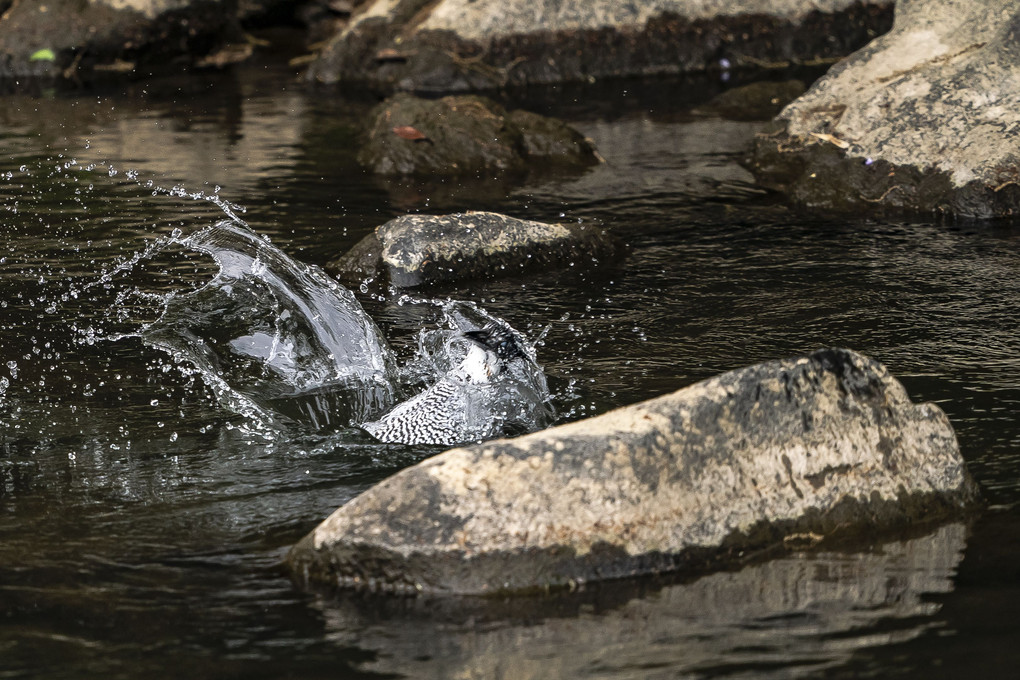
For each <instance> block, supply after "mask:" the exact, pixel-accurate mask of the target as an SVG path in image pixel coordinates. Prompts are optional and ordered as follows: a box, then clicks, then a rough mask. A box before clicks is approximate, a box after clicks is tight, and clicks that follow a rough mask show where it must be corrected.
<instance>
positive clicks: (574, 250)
mask: <svg viewBox="0 0 1020 680" xmlns="http://www.w3.org/2000/svg"><path fill="white" fill-rule="evenodd" d="M622 254H623V247H622V245H621V244H620V243H619V242H617V241H616V240H615V239H613V238H612V237H611V236H609V235H608V234H607V233H606V232H605V231H603V230H602V229H599V228H597V227H593V226H590V225H584V224H577V223H563V224H546V223H544V222H534V221H531V220H519V219H515V218H513V217H507V216H506V215H500V214H498V213H491V212H469V213H461V214H454V215H404V216H402V217H398V218H396V219H394V220H390V221H389V222H387V223H386V224H383V225H381V226H379V227H376V229H375V232H374V233H372V234H369V235H368V236H366V237H365V238H364V239H362V240H361V241H360V242H358V243H357V244H356V245H355V246H354V247H353V248H351V250H350V251H348V252H347V253H346V254H345V255H343V256H342V257H340V258H339V259H337V260H336V261H334V262H332V263H330V264H329V265H328V266H327V269H328V270H329V271H330V273H332V274H334V275H336V276H337V278H339V279H340V280H341V281H344V282H347V283H353V284H358V283H360V282H362V281H366V280H369V279H373V280H376V281H378V280H379V279H380V277H385V279H386V280H387V281H388V282H389V283H391V284H392V285H395V286H402V287H409V286H418V285H422V284H434V283H441V282H448V281H458V280H464V279H472V278H494V277H499V276H507V275H513V274H518V273H521V272H524V271H528V270H530V269H534V268H536V267H548V266H550V265H554V264H555V265H557V266H560V267H564V268H570V267H573V266H575V265H577V266H578V268H583V269H586V270H587V269H591V268H592V267H593V266H596V265H598V264H600V263H608V262H611V261H613V260H614V259H616V258H617V257H619V256H621V255H622Z"/></svg>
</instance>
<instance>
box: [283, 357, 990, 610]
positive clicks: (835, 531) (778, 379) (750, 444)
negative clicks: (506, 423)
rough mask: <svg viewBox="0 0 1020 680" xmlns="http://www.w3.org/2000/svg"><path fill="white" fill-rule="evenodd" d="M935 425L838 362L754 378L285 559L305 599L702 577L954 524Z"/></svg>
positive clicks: (950, 466) (965, 491) (948, 465)
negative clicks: (319, 589)
mask: <svg viewBox="0 0 1020 680" xmlns="http://www.w3.org/2000/svg"><path fill="white" fill-rule="evenodd" d="M976 498H977V489H976V486H975V484H974V482H973V481H972V480H971V478H970V475H969V474H968V472H967V469H966V466H965V465H964V462H963V459H962V458H961V457H960V453H959V448H958V445H957V442H956V437H955V435H954V433H953V429H952V427H951V425H950V424H949V421H948V420H947V418H946V417H945V415H944V414H943V413H942V411H940V410H939V409H938V407H936V406H934V405H932V404H919V405H915V404H913V403H911V401H910V399H909V397H908V396H907V394H906V391H905V390H904V389H903V386H902V385H901V384H900V383H899V382H897V381H896V380H895V379H894V378H892V377H891V376H890V375H889V373H888V372H887V371H886V369H885V368H884V367H883V366H881V365H880V364H878V363H876V362H874V361H872V360H870V359H867V358H865V357H863V356H861V355H858V354H855V353H853V352H850V351H847V350H824V351H819V352H816V353H814V354H812V355H810V356H807V357H804V358H801V359H793V360H785V361H773V362H768V363H764V364H759V365H756V366H752V367H749V368H745V369H741V370H736V371H732V372H730V373H726V374H723V375H721V376H718V377H716V378H712V379H710V380H706V381H704V382H701V383H698V384H696V385H692V386H690V387H688V388H685V389H682V390H679V391H678V392H675V393H673V394H670V395H667V396H664V397H660V398H657V399H653V400H651V401H647V402H644V403H641V404H636V405H634V406H629V407H626V408H621V409H618V410H616V411H612V412H610V413H607V414H605V415H602V416H599V417H596V418H592V419H589V420H584V421H580V422H576V423H571V424H568V425H562V426H559V427H556V428H552V429H549V430H544V431H541V432H538V433H535V434H532V435H529V436H525V437H521V438H518V439H511V440H499V441H493V442H487V443H484V444H479V445H475V446H471V447H466V448H459V449H453V450H450V451H447V452H445V453H443V454H441V455H439V456H436V457H434V458H431V459H429V460H426V461H424V462H422V463H419V464H418V465H416V466H414V467H412V468H408V469H406V470H403V471H402V472H400V473H398V474H396V475H394V476H393V477H390V478H389V479H387V480H385V481H383V482H381V483H380V484H378V485H376V486H375V487H373V488H371V489H369V490H368V491H366V492H365V493H364V494H362V495H361V496H360V497H358V498H356V499H354V500H353V501H351V502H350V503H348V504H347V505H345V506H343V507H341V508H340V509H338V510H337V511H336V512H334V513H333V514H332V515H331V516H330V517H329V518H328V519H326V520H325V521H324V522H323V523H322V524H320V525H319V526H318V527H317V528H316V529H315V530H313V531H312V532H311V533H310V534H308V535H307V536H306V537H305V538H304V539H302V540H301V541H300V542H299V543H298V544H297V545H295V546H294V547H293V548H292V549H291V551H290V553H289V555H288V558H287V560H288V563H289V564H290V567H291V568H292V570H293V572H294V574H295V575H296V577H297V579H298V580H299V581H301V582H303V583H305V584H316V583H317V584H326V585H340V586H351V587H359V586H361V587H374V588H379V589H384V590H396V591H409V592H434V593H487V592H494V591H500V590H522V589H530V588H546V587H557V586H571V585H574V584H577V583H582V582H586V581H594V580H600V579H608V578H616V577H623V576H629V575H638V574H646V573H652V572H657V571H662V570H684V569H693V570H696V569H703V568H704V567H705V566H706V565H709V564H713V563H715V562H719V561H724V560H725V559H726V558H727V557H732V556H735V555H743V554H745V553H746V551H751V550H755V549H762V548H768V547H770V546H776V545H782V544H783V543H784V542H787V543H789V542H792V543H794V544H797V545H802V544H804V543H807V544H813V543H816V542H819V541H823V540H824V539H826V538H829V537H832V536H840V535H854V534H856V533H866V535H868V536H871V532H872V531H874V530H881V529H889V528H892V527H896V526H902V525H907V524H912V523H917V522H927V521H932V520H936V519H939V518H943V517H946V516H950V515H953V514H957V513H959V512H960V511H961V510H962V509H964V508H966V507H967V506H969V505H971V504H972V503H974V502H975V501H976Z"/></svg>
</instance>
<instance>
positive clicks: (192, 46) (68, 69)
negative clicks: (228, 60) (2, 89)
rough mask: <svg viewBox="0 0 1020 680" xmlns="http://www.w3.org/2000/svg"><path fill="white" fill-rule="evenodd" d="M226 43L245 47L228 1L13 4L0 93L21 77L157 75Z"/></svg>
mask: <svg viewBox="0 0 1020 680" xmlns="http://www.w3.org/2000/svg"><path fill="white" fill-rule="evenodd" d="M253 2H254V0H253ZM262 4H268V3H266V2H264V3H262ZM231 42H235V43H243V42H244V41H243V38H242V36H241V32H240V24H239V21H238V17H237V14H236V7H233V5H232V3H225V2H212V1H211V0H204V1H203V0H90V1H89V2H83V1H82V0H50V1H48V2H45V3H43V2H14V3H9V7H8V8H7V9H6V11H4V12H3V15H2V19H0V55H2V59H0V82H2V83H4V85H5V86H6V87H15V86H18V85H21V84H23V83H21V81H22V80H25V79H32V80H34V81H37V82H38V81H40V80H43V81H56V82H60V81H66V82H71V83H79V82H81V81H84V80H89V79H92V78H95V77H98V76H103V75H107V76H110V75H114V76H116V75H122V74H143V73H148V72H152V71H162V70H166V69H167V68H170V67H172V66H177V67H180V66H181V65H188V64H194V63H197V62H198V61H199V60H201V58H202V57H205V56H207V55H210V54H211V53H213V52H215V51H217V50H219V49H221V48H223V47H224V46H226V44H227V43H231ZM222 59H223V58H221V60H222Z"/></svg>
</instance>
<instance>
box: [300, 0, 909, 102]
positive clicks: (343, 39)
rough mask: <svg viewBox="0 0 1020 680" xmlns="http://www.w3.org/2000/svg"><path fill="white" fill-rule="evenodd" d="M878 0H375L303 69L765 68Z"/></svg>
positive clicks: (504, 76) (387, 85) (524, 73)
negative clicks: (309, 66) (731, 0)
mask: <svg viewBox="0 0 1020 680" xmlns="http://www.w3.org/2000/svg"><path fill="white" fill-rule="evenodd" d="M890 18H891V2H889V1H886V0H875V1H870V0H863V1H862V0H740V1H739V2H724V1H722V0H638V1H636V2H619V1H618V0H439V1H438V2H437V1H434V0H374V2H370V3H367V4H366V5H365V6H364V8H363V11H362V12H361V13H360V14H358V15H357V16H355V17H354V18H353V19H352V21H351V23H350V25H349V26H348V27H347V29H346V30H344V31H343V32H342V33H340V34H339V35H337V37H336V38H334V39H333V40H332V41H331V42H330V43H329V45H327V46H326V47H325V48H324V49H323V50H322V51H321V53H320V54H319V56H318V59H317V60H316V61H315V62H314V64H313V65H312V67H311V69H310V70H309V77H310V78H311V79H313V80H315V81H318V82H322V83H337V82H345V83H357V84H360V85H363V86H369V87H373V88H377V89H380V90H384V91H393V90H408V91H416V92H455V91H478V90H487V89H495V88H499V87H502V86H505V85H525V84H540V83H559V82H585V81H589V80H592V79H597V78H605V77H621V76H643V75H655V74H677V73H690V72H702V71H706V70H712V69H720V68H724V67H733V68H762V67H776V66H788V65H789V64H790V63H791V62H817V61H819V60H822V61H824V60H829V59H833V58H837V57H841V56H844V55H846V54H849V53H850V52H851V51H853V50H854V49H856V48H857V47H860V46H861V45H864V44H865V43H866V42H867V41H868V40H870V39H871V38H873V37H874V36H876V35H878V34H880V33H882V32H884V31H885V30H888V27H889V25H890Z"/></svg>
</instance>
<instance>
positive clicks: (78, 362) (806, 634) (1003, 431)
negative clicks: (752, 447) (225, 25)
mask: <svg viewBox="0 0 1020 680" xmlns="http://www.w3.org/2000/svg"><path fill="white" fill-rule="evenodd" d="M709 89H711V88H706V87H705V86H704V85H703V84H696V85H695V86H692V87H690V88H684V87H682V86H681V84H671V85H670V86H669V87H666V86H664V85H663V84H646V85H644V86H642V85H640V84H632V85H629V86H628V85H623V84H620V85H616V86H612V87H609V88H608V89H607V91H606V92H599V93H597V94H598V98H597V99H596V98H594V94H593V93H591V92H588V93H587V94H585V93H581V94H580V95H579V94H577V93H573V92H571V91H569V90H563V91H554V92H542V93H538V94H536V95H534V97H533V98H532V99H530V100H529V103H530V105H531V106H532V108H535V109H538V110H540V111H543V112H552V113H556V114H559V115H561V116H563V117H565V118H566V119H567V120H568V121H569V122H571V123H572V124H574V125H575V126H576V127H577V128H579V129H580V130H581V131H582V132H583V133H584V134H585V135H587V136H590V137H591V138H592V139H593V140H594V141H595V143H596V145H597V146H598V148H599V149H600V152H601V154H602V155H603V156H604V157H605V158H606V161H607V162H606V163H605V164H603V165H600V166H599V167H597V168H594V169H592V170H590V171H588V172H586V173H584V174H582V175H580V176H577V175H572V176H563V175H547V174H546V175H534V176H531V177H529V178H527V179H526V180H524V181H523V183H518V184H516V185H512V184H506V183H501V182H498V181H493V180H486V181H475V182H456V183H455V182H447V183H434V184H429V183H423V182H418V183H414V182H411V183H393V182H391V183H384V182H379V181H376V180H374V179H372V178H371V177H368V176H366V175H365V174H364V173H363V172H362V171H361V170H360V169H359V168H358V166H357V164H356V162H355V160H354V157H355V153H356V150H357V139H358V137H357V129H358V128H357V126H358V123H359V121H360V120H362V119H363V118H364V116H365V113H366V111H367V107H368V104H369V103H368V102H366V101H363V100H357V99H346V100H345V99H343V98H340V97H338V96H336V95H335V94H328V93H323V92H309V91H306V90H304V89H303V88H302V87H299V86H298V85H297V84H296V83H295V82H294V81H293V79H292V76H291V74H289V73H287V72H286V71H285V70H282V71H281V70H280V69H278V68H275V69H268V70H263V66H261V65H258V64H255V65H252V66H249V67H247V68H246V69H243V70H241V71H239V72H238V73H234V74H224V75H217V76H202V77H195V78H193V79H190V80H187V81H176V80H160V81H152V82H144V83H137V84H134V85H132V86H130V88H129V89H128V91H127V92H120V93H117V94H113V93H104V92H86V93H80V94H78V95H75V96H58V95H55V94H52V93H47V92H42V93H39V94H37V95H35V96H8V97H5V98H4V99H3V100H0V121H2V125H0V148H2V149H3V152H4V155H3V159H4V160H3V166H2V167H0V194H2V198H0V215H2V219H3V221H2V227H0V678H21V677H26V678H28V677H31V678H136V677H150V678H164V677H165V678H170V677H182V676H183V677H192V678H205V677H209V678H214V677H215V678H221V677H242V676H243V677H249V678H252V677H253V678H261V677H264V678H278V677H302V678H318V677H323V678H325V677H330V678H348V677H409V678H453V677H457V678H506V679H525V678H680V677H684V678H687V677H691V678H700V677H718V676H725V677H754V678H757V677H783V678H785V677H859V676H868V675H874V676H880V677H890V676H897V677H919V678H920V677H924V678H933V677H935V678H938V677H947V678H950V677H951V678H955V677H960V676H973V677H1014V676H1015V669H1016V668H1017V666H1018V665H1020V650H1018V648H1017V646H1016V645H1015V644H1014V641H1015V640H1016V638H1017V635H1018V634H1020V626H1018V624H1017V622H1016V616H1015V612H1016V611H1018V610H1020V571H1018V570H1017V567H1016V565H1017V564H1018V563H1020V510H1018V508H1017V502H1018V501H1020V482H1018V478H1020V431H1018V428H1017V410H1018V407H1020V358H1018V357H1020V353H1018V350H1020V336H1018V321H1020V311H1018V307H1017V304H1016V303H1017V300H1018V299H1020V277H1018V272H1020V229H1018V228H1017V227H1016V226H1015V225H1011V224H966V225H954V224H936V223H932V222H926V221H918V220H906V221H904V220H899V219H896V220H884V219H865V218H845V217H832V216H829V215H825V214H819V213H803V212H794V211H791V210H788V209H787V208H785V207H784V206H783V205H782V203H781V202H779V201H778V200H776V199H775V198H774V197H771V196H768V195H766V194H764V193H763V192H761V191H759V190H757V189H756V188H755V187H754V185H753V182H752V181H751V178H750V176H749V175H748V174H747V173H746V172H745V171H744V170H743V169H741V167H740V166H739V163H738V161H739V159H740V157H741V156H742V154H743V153H744V152H745V151H746V149H747V148H748V145H749V144H750V142H751V140H752V138H753V135H754V134H755V132H756V131H757V130H759V129H760V125H761V124H760V123H754V122H734V121H727V120H722V119H719V118H713V117H711V116H699V115H694V114H692V113H690V112H689V111H688V110H689V109H690V108H691V106H692V105H694V104H696V103H698V102H697V99H699V98H703V97H704V96H706V94H707V90H709ZM594 101H597V102H598V104H593V103H592V102H594ZM463 209H490V210H498V211H501V212H505V213H508V214H511V215H514V216H518V217H525V218H533V219H540V220H546V221H555V220H561V219H563V220H582V221H584V222H587V223H591V224H600V225H602V226H604V227H606V228H608V229H610V230H611V231H612V232H613V233H615V234H617V235H618V236H619V237H621V238H622V239H624V240H625V241H626V242H627V243H628V244H629V246H630V253H629V255H628V256H627V257H626V258H625V259H623V260H622V261H621V262H619V263H616V264H615V265H613V266H611V267H607V268H602V269H600V270H597V271H589V270H588V269H586V268H585V267H584V266H583V264H582V263H576V266H572V267H565V268H564V270H563V271H557V272H540V273H536V274H533V275H530V276H527V277H524V278H514V279H508V280H498V281H483V282H475V283H472V284H470V285H465V286H463V287H458V288H451V289H444V290H443V291H441V294H442V295H444V296H451V297H456V298H458V299H463V300H468V301H473V302H475V303H477V304H479V305H481V306H482V307H484V308H485V309H486V310H488V311H489V312H491V313H493V314H496V315H498V316H501V317H503V318H505V319H506V320H507V321H509V322H510V323H511V324H513V325H514V326H515V327H517V328H518V329H520V330H522V331H523V332H525V333H526V334H527V335H528V336H529V337H532V338H534V337H537V336H538V335H539V334H540V333H541V332H542V331H543V330H546V329H547V333H546V335H545V337H544V341H543V342H542V343H541V344H540V345H539V347H538V358H539V361H540V362H541V363H542V364H543V365H544V367H545V369H546V371H547V374H548V377H549V385H550V388H551V389H552V392H553V394H554V405H555V407H556V409H557V412H558V414H559V416H558V417H559V418H560V420H570V419H577V418H581V417H586V416H589V415H592V414H597V413H601V412H604V411H606V410H607V409H610V408H613V407H615V406H620V405H624V404H629V403H633V402H635V401H639V400H642V399H646V398H650V397H654V396H657V395H660V394H664V393H666V392H669V391H672V390H675V389H678V388H680V387H683V386H685V385H688V384H690V383H692V382H694V381H697V380H700V379H703V378H706V377H709V376H712V375H715V374H717V373H719V372H721V371H725V370H729V369H732V368H737V367H740V366H745V365H748V364H750V363H754V362H757V361H761V360H767V359H773V358H779V357H786V356H792V355H797V354H802V353H805V352H808V351H811V350H813V349H817V348H819V347H824V346H843V347H849V348H853V349H856V350H858V351H861V352H863V353H866V354H868V355H870V356H872V357H874V358H876V359H878V360H880V361H882V362H884V363H885V364H886V365H887V366H888V367H889V368H890V369H891V371H892V372H893V374H894V375H897V376H899V377H900V378H901V379H902V380H903V382H904V383H905V385H906V386H907V389H908V390H909V392H910V393H911V395H912V397H913V398H914V399H915V400H926V401H934V402H936V403H938V404H939V405H940V406H941V407H942V408H943V409H944V410H945V411H946V412H947V413H948V415H949V417H950V419H951V420H952V422H953V424H954V426H955V427H956V430H957V433H958V436H959V439H960V443H961V447H962V450H963V454H964V456H965V457H966V459H967V460H968V463H969V465H970V467H971V470H972V472H973V474H974V475H975V477H976V478H977V480H978V481H979V483H980V484H981V485H982V487H983V489H984V493H985V497H986V499H987V501H988V508H987V510H986V511H984V512H983V514H982V515H981V516H980V517H978V518H976V519H972V520H968V521H966V522H960V523H951V524H948V525H943V526H938V527H920V528H918V530H917V531H915V532H911V533H909V534H906V535H897V536H885V537H876V541H875V543H874V544H871V545H865V546H850V547H848V548H847V549H846V550H843V551H832V552H803V553H801V552H788V553H783V554H782V555H778V556H776V557H775V558H774V559H771V560H768V561H764V562H761V563H755V564H751V565H747V566H744V567H743V568H741V569H737V570H733V571H723V572H719V573H713V574H706V575H704V576H703V577H701V578H696V579H687V580H678V579H672V580H670V579H668V578H667V579H662V580H656V581H647V580H638V581H633V582H623V583H612V584H603V585H600V586H593V587H592V588H590V589H589V590H587V591H584V592H581V593H575V594H567V595H562V596H557V597H548V598H518V599H509V600H505V601H504V600H496V601H481V602H479V601H440V602H426V601H418V600H403V599H386V598H374V597H368V596H341V597H326V596H320V595H314V594H306V593H303V592H300V591H298V590H296V589H295V588H294V587H293V586H292V585H291V582H290V581H289V579H288V578H287V575H286V573H285V572H284V571H283V570H282V569H281V568H280V563H281V559H282V557H283V555H284V554H285V552H286V550H287V548H288V546H290V545H291V544H292V543H294V542H295V541H297V540H298V539H299V538H300V537H301V536H303V535H304V534H305V533H306V532H308V531H309V530H310V529H311V528H312V527H314V526H315V525H316V524H317V523H318V522H319V521H320V520H321V519H322V518H324V517H325V516H326V515H327V514H329V513H330V512H331V511H332V510H333V509H334V508H335V507H337V506H338V505H341V504H343V503H345V502H347V501H348V500H350V499H351V498H353V497H354V496H356V495H357V494H358V493H360V492H361V491H363V490H364V489H365V488H367V487H368V486H370V485H371V484H373V483H375V482H377V481H379V480H381V479H383V478H385V477H386V476H388V475H390V474H392V473H394V472H396V471H397V470H400V469H402V468H404V467H406V466H408V465H411V464H413V463H415V462H416V461H418V460H421V459H423V458H425V457H427V456H429V455H432V454H434V453H435V452H436V451H437V449H436V448H434V447H405V446H396V445H383V444H377V443H372V442H371V441H369V440H368V439H367V438H362V439H357V438H353V439H352V438H346V439H341V440H338V439H336V438H330V437H328V436H323V435H318V434H313V433H308V432H296V431H285V430H280V429H274V428H273V427H272V426H270V425H267V424H266V423H263V422H260V421H258V420H257V419H253V418H250V417H245V416H244V415H239V414H238V413H237V412H236V411H235V410H231V409H229V408H226V407H225V406H224V404H223V403H221V401H219V400H218V398H217V395H216V393H215V390H214V389H213V388H211V387H210V385H209V384H207V382H206V381H204V380H203V379H202V378H201V376H198V375H196V373H195V371H194V369H193V368H191V367H190V366H189V365H188V364H187V363H185V362H181V361H176V360H174V359H173V358H172V357H171V356H169V355H168V354H166V353H164V352H161V351H159V350H158V349H154V348H152V347H150V346H147V345H146V344H145V343H143V342H142V341H141V340H140V339H139V338H138V336H137V333H138V332H139V330H140V328H141V327H142V326H143V325H144V324H146V323H149V322H152V321H153V320H154V319H155V318H156V317H157V316H158V314H159V312H160V309H161V305H163V304H164V303H165V301H166V297H167V295H169V294H171V293H175V294H178V295H180V294H182V293H186V292H187V291H189V290H193V289H195V288H197V287H199V286H201V285H203V283H204V282H205V281H207V280H208V279H209V277H211V276H212V275H213V274H214V273H215V271H216V269H215V265H214V264H213V262H212V261H211V260H210V258H208V257H205V256H203V255H202V254H201V253H196V252H192V251H188V250H187V249H181V248H174V247H171V246H172V245H173V243H170V242H172V241H174V239H175V238H177V236H175V235H179V234H185V235H186V234H189V233H193V232H194V231H195V230H197V229H200V228H202V227H205V226H208V225H210V224H212V223H214V222H215V221H217V220H220V219H222V218H224V216H225V213H233V214H235V215H237V216H238V217H239V218H240V219H243V220H244V221H246V222H247V223H248V224H249V225H250V227H251V229H252V230H254V231H255V232H256V233H258V234H260V235H262V236H266V237H269V238H270V239H271V240H272V242H273V243H274V244H275V245H277V246H278V247H280V248H281V249H282V250H284V251H285V252H286V253H288V254H289V255H290V256H291V257H293V258H294V259H296V260H298V261H301V262H305V263H310V264H318V265H322V264H325V263H326V262H327V261H328V260H329V259H331V258H332V257H335V256H336V255H338V254H340V253H342V252H343V251H345V250H346V249H347V248H348V247H350V246H351V245H352V244H353V243H355V242H356V241H357V240H359V239H360V238H361V237H362V236H363V235H364V234H366V233H367V232H368V231H369V230H370V229H371V228H373V227H374V226H376V225H378V224H381V223H382V222H384V221H386V220H387V219H389V218H391V217H393V216H396V215H399V214H403V213H405V212H407V211H422V212H427V211H435V212H453V211H456V210H463ZM178 230H179V231H178ZM359 295H360V297H361V302H362V304H363V305H364V306H365V308H366V310H367V311H368V312H369V313H370V314H371V315H372V316H373V317H374V318H375V320H376V322H377V323H378V324H379V326H380V327H381V328H382V329H383V330H384V332H385V333H386V335H387V336H388V337H389V338H390V340H391V342H392V344H393V345H394V348H395V350H396V352H397V353H398V354H401V353H402V355H403V356H404V357H406V356H407V355H408V353H409V352H410V351H411V350H410V348H411V345H412V344H413V338H414V335H415V333H416V331H417V325H418V324H420V323H421V321H420V318H418V317H416V316H415V315H413V314H409V313H408V308H407V306H406V305H401V304H398V302H397V296H396V295H388V294H382V295H379V294H378V293H377V292H369V293H367V294H360V293H359Z"/></svg>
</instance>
